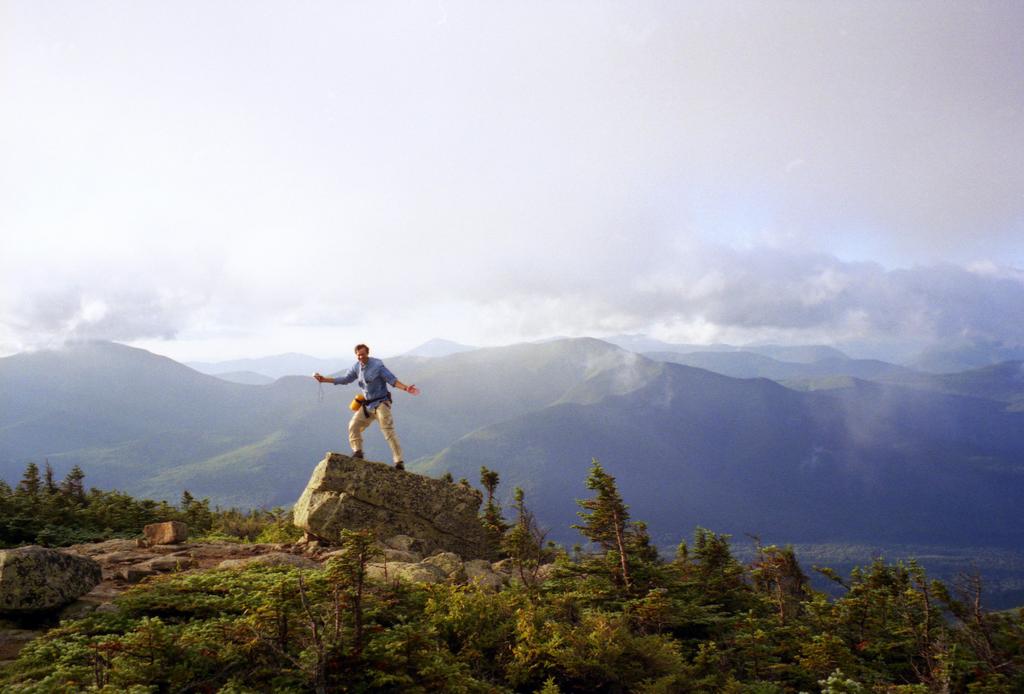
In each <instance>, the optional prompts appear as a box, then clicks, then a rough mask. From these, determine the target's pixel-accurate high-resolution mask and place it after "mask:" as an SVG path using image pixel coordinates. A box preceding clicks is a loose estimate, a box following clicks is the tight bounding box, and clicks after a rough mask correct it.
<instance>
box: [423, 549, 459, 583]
mask: <svg viewBox="0 0 1024 694" xmlns="http://www.w3.org/2000/svg"><path fill="white" fill-rule="evenodd" d="M420 563H422V564H430V565H431V566H436V567H437V568H439V569H441V571H442V572H443V573H444V575H445V577H446V578H449V579H451V580H453V581H461V580H462V579H464V578H465V577H466V571H465V569H463V566H462V557H460V556H459V555H458V554H455V553H454V552H438V553H437V554H433V555H431V556H429V557H427V558H426V559H424V560H423V561H422V562H420Z"/></svg>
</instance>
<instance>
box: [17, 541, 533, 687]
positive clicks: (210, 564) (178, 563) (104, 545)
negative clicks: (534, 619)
mask: <svg viewBox="0 0 1024 694" xmlns="http://www.w3.org/2000/svg"><path fill="white" fill-rule="evenodd" d="M140 544H144V543H140V542H138V541H136V540H108V541H106V542H97V543H92V544H84V545H75V546H73V547H68V548H67V549H66V550H63V551H66V552H70V553H74V554H78V555H81V556H85V557H90V558H91V559H93V560H95V561H96V562H97V563H98V564H99V565H100V568H101V569H102V572H103V578H102V580H101V582H100V583H99V584H98V585H97V586H96V587H95V588H93V589H92V590H91V591H89V592H88V593H86V594H85V595H82V596H81V597H80V598H79V599H77V600H75V601H74V602H72V603H71V604H69V605H66V606H64V607H63V608H61V609H60V610H56V611H52V612H46V613H32V614H28V615H24V614H22V615H12V614H0V667H2V666H3V665H4V664H5V663H7V662H9V661H11V660H13V659H14V658H16V657H17V654H18V652H19V651H20V650H21V649H22V648H23V647H24V645H25V644H26V643H28V642H29V641H31V640H32V639H34V638H36V637H38V636H39V635H41V634H43V633H45V632H46V630H48V629H50V628H52V627H54V626H56V625H57V624H59V623H60V621H61V620H64V619H75V618H78V617H81V616H84V615H85V614H88V613H89V612H92V611H94V610H116V609H117V607H116V605H115V604H114V600H115V598H116V597H117V596H118V595H120V594H121V593H123V592H124V591H125V590H127V589H128V588H129V587H131V586H132V585H134V584H137V583H139V582H141V581H144V580H146V579H147V578H149V577H150V576H154V575H157V574H163V573H169V572H180V571H208V570H214V569H232V568H240V567H244V566H247V565H249V564H253V563H260V564H289V565H293V566H297V567H299V568H309V569H315V568H319V567H320V566H322V565H323V563H324V562H326V561H327V560H328V559H329V558H330V557H331V556H332V555H333V554H335V553H337V552H338V551H340V550H338V549H337V548H332V547H330V546H323V545H320V544H318V543H316V542H313V543H310V544H295V545H291V544H236V543H228V542H221V543H189V542H184V543H179V544H157V545H153V546H140ZM422 547H423V543H422V542H421V541H419V540H416V539H414V538H411V537H408V536H404V535H399V536H395V537H392V538H390V539H388V540H387V541H386V542H385V543H384V544H383V545H382V546H381V548H380V549H381V556H380V558H379V561H377V562H375V563H373V564H371V565H370V566H369V567H368V573H369V575H370V576H371V577H372V578H377V579H381V580H395V581H399V580H401V581H410V582H417V583H438V582H442V581H453V582H466V581H477V582H479V583H480V584H482V585H484V586H486V587H489V588H491V589H493V590H499V589H500V588H501V587H502V586H503V585H507V584H508V583H509V582H511V581H513V580H516V577H514V576H513V570H512V566H511V564H510V562H509V561H508V560H505V561H501V562H494V563H492V562H489V561H487V560H485V559H472V560H469V561H463V559H462V558H461V557H460V556H459V555H457V554H455V553H453V552H440V551H439V552H435V553H433V554H431V555H430V556H424V554H423V552H422ZM543 568H546V567H542V569H543ZM544 574H546V571H545V572H542V576H543V575H544Z"/></svg>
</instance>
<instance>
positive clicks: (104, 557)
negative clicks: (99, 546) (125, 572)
mask: <svg viewBox="0 0 1024 694" xmlns="http://www.w3.org/2000/svg"><path fill="white" fill-rule="evenodd" d="M149 556H150V554H149V552H138V551H131V550H127V551H126V550H118V551H116V552H107V553H106V554H97V555H95V556H93V559H95V560H96V561H98V562H99V563H100V565H102V566H109V565H110V564H122V563H124V562H139V561H143V560H144V559H147V558H148V557H149Z"/></svg>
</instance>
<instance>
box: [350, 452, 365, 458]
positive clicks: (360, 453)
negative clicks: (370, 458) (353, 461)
mask: <svg viewBox="0 0 1024 694" xmlns="http://www.w3.org/2000/svg"><path fill="white" fill-rule="evenodd" d="M352 457H353V458H359V460H362V459H363V452H362V451H352Z"/></svg>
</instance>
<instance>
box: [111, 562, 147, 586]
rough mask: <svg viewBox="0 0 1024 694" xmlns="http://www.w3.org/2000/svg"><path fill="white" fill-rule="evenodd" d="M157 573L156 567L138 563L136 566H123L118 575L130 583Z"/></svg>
mask: <svg viewBox="0 0 1024 694" xmlns="http://www.w3.org/2000/svg"><path fill="white" fill-rule="evenodd" d="M155 574H156V569H152V568H149V567H145V566H143V565H142V564H136V565H134V566H125V567H122V568H121V570H120V571H118V572H117V575H118V576H120V577H121V578H123V579H124V580H125V581H127V582H128V583H138V582H139V581H141V580H142V579H144V578H148V577H149V576H153V575H155Z"/></svg>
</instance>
